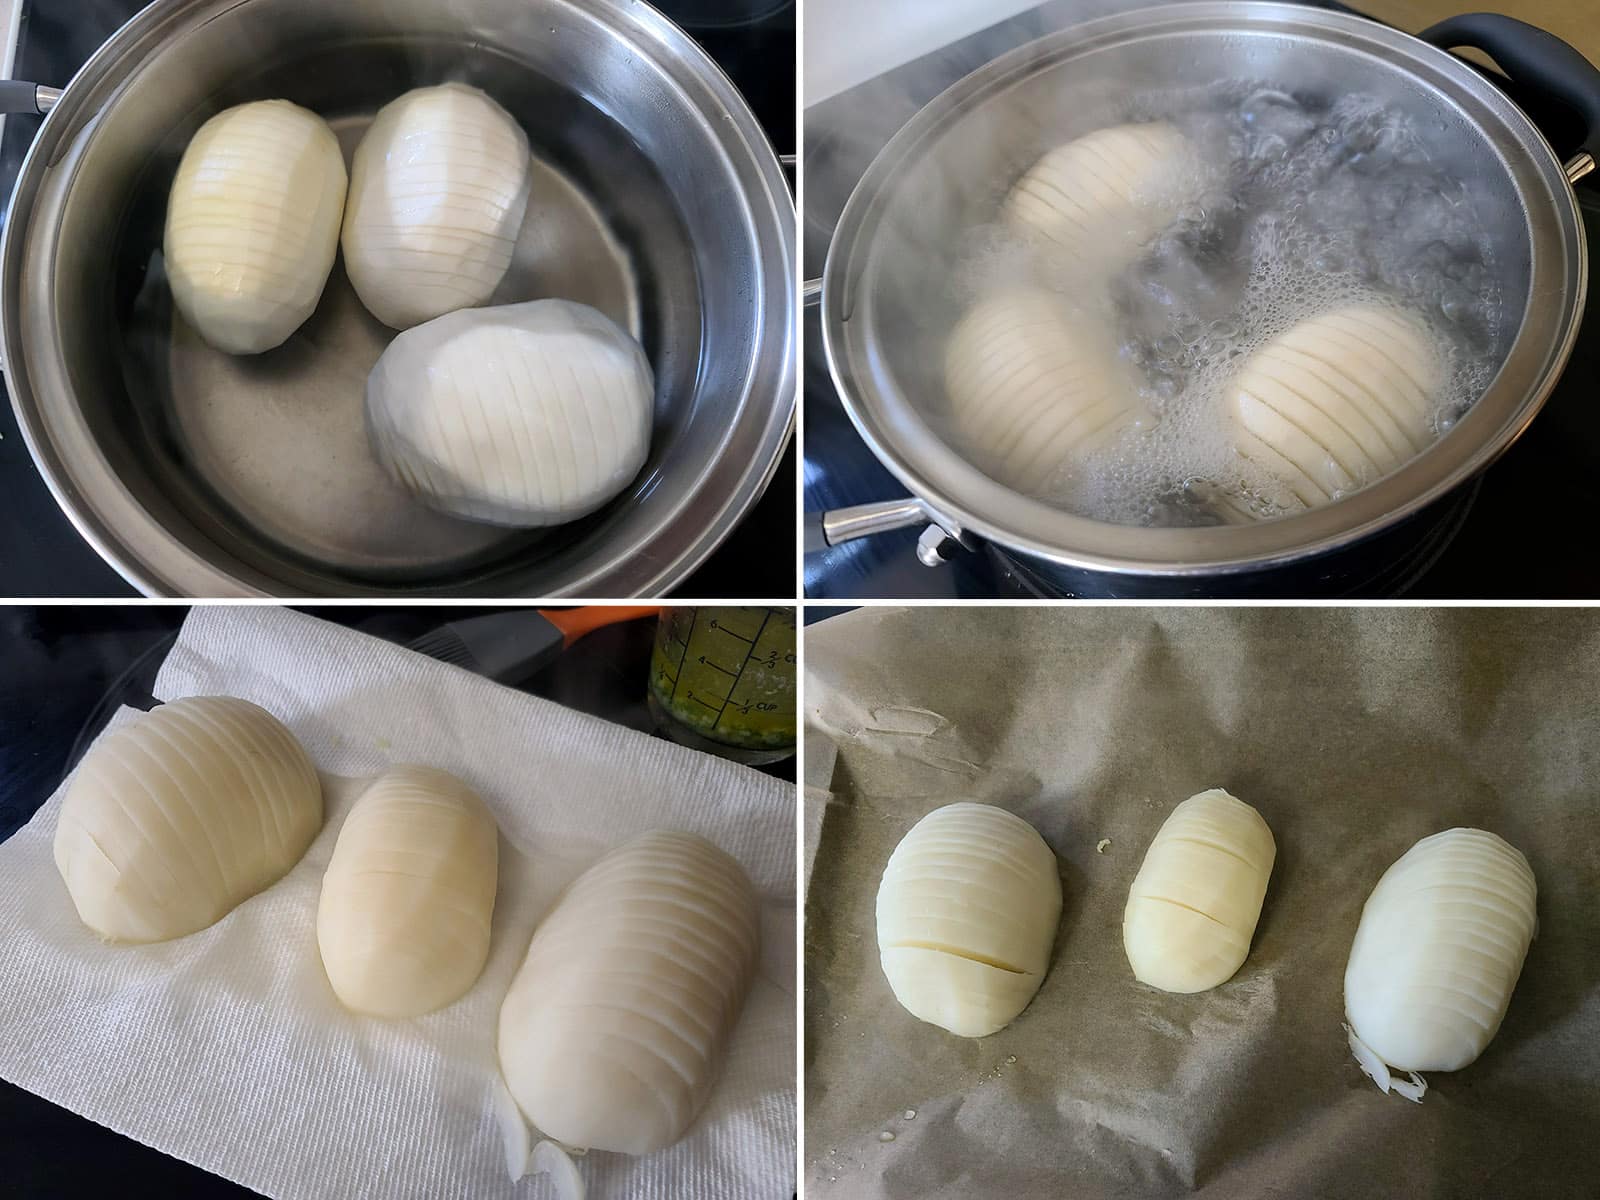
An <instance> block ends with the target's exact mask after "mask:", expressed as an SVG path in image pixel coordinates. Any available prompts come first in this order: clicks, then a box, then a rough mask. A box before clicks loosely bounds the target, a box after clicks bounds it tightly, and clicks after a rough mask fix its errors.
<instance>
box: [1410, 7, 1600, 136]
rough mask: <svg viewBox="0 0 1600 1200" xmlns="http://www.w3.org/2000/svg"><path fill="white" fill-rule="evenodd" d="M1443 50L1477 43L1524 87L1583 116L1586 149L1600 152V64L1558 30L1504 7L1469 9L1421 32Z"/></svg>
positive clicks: (1474, 45)
mask: <svg viewBox="0 0 1600 1200" xmlns="http://www.w3.org/2000/svg"><path fill="white" fill-rule="evenodd" d="M1417 36H1418V37H1420V38H1422V40H1423V41H1425V42H1431V43H1432V44H1433V45H1435V46H1438V47H1439V48H1440V49H1442V50H1452V49H1454V48H1456V47H1457V46H1473V47H1475V48H1477V49H1479V50H1482V51H1483V52H1484V53H1485V54H1487V55H1489V57H1491V58H1492V59H1494V61H1495V62H1496V63H1498V64H1499V66H1500V69H1501V70H1503V71H1504V72H1505V73H1506V74H1507V75H1509V76H1510V77H1511V78H1512V79H1514V80H1516V81H1517V82H1518V83H1519V84H1522V85H1523V86H1524V87H1529V88H1533V89H1535V90H1537V91H1542V92H1545V93H1547V94H1549V95H1550V96H1552V97H1554V98H1555V99H1557V100H1560V101H1561V102H1562V103H1563V104H1565V105H1567V106H1568V107H1569V108H1572V109H1574V110H1575V111H1576V112H1577V113H1578V115H1579V116H1581V117H1582V118H1583V121H1584V124H1585V126H1587V128H1586V130H1585V133H1584V140H1583V149H1584V150H1586V151H1588V153H1589V154H1590V155H1592V156H1594V157H1596V158H1600V68H1597V67H1595V65H1594V64H1593V63H1591V62H1590V61H1589V60H1588V59H1587V58H1585V57H1584V56H1583V55H1582V54H1580V53H1578V51H1576V50H1574V49H1573V48H1572V47H1571V46H1569V45H1567V43H1566V42H1563V41H1562V40H1561V39H1560V38H1558V37H1557V36H1556V35H1555V34H1553V33H1549V32H1547V31H1546V30H1543V29H1540V28H1539V27H1538V26H1536V25H1529V24H1528V23H1527V22H1526V21H1519V20H1517V19H1516V18H1515V17H1503V16H1501V15H1500V14H1499V13H1484V12H1480V13H1463V14H1462V15H1461V16H1459V17H1451V18H1449V19H1448V20H1445V21H1440V22H1439V23H1438V24H1437V25H1430V26H1429V27H1428V28H1427V29H1424V30H1423V31H1422V32H1421V33H1420V34H1418V35H1417Z"/></svg>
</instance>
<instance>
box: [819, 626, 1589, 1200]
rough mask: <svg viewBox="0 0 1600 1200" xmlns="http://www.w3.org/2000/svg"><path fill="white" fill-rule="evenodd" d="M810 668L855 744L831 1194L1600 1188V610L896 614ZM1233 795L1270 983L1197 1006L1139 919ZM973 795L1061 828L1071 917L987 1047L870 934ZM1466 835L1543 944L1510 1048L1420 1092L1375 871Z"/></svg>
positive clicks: (837, 871) (1577, 1192)
mask: <svg viewBox="0 0 1600 1200" xmlns="http://www.w3.org/2000/svg"><path fill="white" fill-rule="evenodd" d="M806 664H807V684H806V693H805V694H806V707H807V718H808V722H809V724H810V725H811V727H812V728H811V733H812V735H813V737H815V736H816V735H817V734H819V733H820V734H825V735H827V736H830V737H831V738H832V739H833V740H834V741H835V742H836V744H837V747H838V761H837V765H836V767H835V770H834V773H833V779H832V788H831V795H829V794H827V793H818V792H813V793H811V798H810V799H809V801H808V803H810V804H812V806H813V808H818V807H820V808H821V810H822V811H821V814H820V820H819V817H818V814H817V813H816V812H813V813H812V814H810V816H811V818H812V820H813V821H816V822H817V823H818V824H819V825H820V845H819V847H818V850H817V855H816V860H815V864H814V867H813V870H812V874H811V877H810V880H809V884H808V891H807V899H806V933H805V961H806V983H805V988H806V1005H805V1010H806V1015H805V1038H806V1041H805V1063H806V1128H805V1159H806V1163H805V1170H804V1174H805V1177H806V1195H807V1197H808V1198H812V1200H826V1198H829V1197H849V1198H850V1200H872V1198H874V1197H889V1196H892V1197H919V1198H927V1200H934V1198H939V1197H950V1198H956V1197H960V1198H962V1200H968V1198H972V1197H989V1196H996V1197H1006V1198H1007V1200H1018V1198H1023V1197H1034V1196H1041V1197H1042V1196H1050V1197H1068V1198H1072V1200H1090V1198H1095V1197H1146V1196H1149V1197H1155V1196H1174V1195H1184V1194H1190V1193H1197V1194H1200V1195H1204V1196H1207V1197H1213V1196H1214V1197H1229V1198H1240V1200H1245V1198H1251V1197H1263V1198H1265V1197H1273V1198H1284V1200H1288V1198H1296V1200H1298V1198H1300V1197H1340V1198H1344V1197H1351V1198H1365V1197H1374V1198H1376V1197H1405V1198H1407V1200H1416V1198H1418V1197H1451V1198H1454V1197H1474V1198H1476V1197H1483V1198H1485V1200H1490V1198H1493V1200H1499V1198H1505V1197H1540V1198H1543V1200H1552V1198H1557V1197H1594V1196H1596V1195H1600V845H1597V830H1600V820H1597V810H1596V791H1597V787H1600V774H1597V767H1600V703H1597V700H1600V612H1596V611H1591V610H1582V609H1543V610H1538V609H1513V610H1498V609H1394V608H1359V609H1357V608H1341V609H1290V608H1281V609H1280V608H1272V609H1265V608H1210V609H1202V608H1193V607H1185V608H1129V607H1115V608H1086V607H1082V606H1074V607H1070V608H1015V607H1012V608H949V609H940V608H917V609H881V608H880V609H866V610H861V611H858V612H855V613H850V614H846V615H844V616H841V617H835V618H833V619H831V620H828V621H825V622H822V623H820V624H818V625H816V626H813V627H812V628H811V629H810V630H809V631H808V636H807V640H806ZM808 745H809V743H808ZM1214 786H1220V787H1226V788H1228V789H1229V790H1230V791H1232V792H1234V793H1235V794H1236V795H1238V796H1239V797H1241V798H1242V799H1244V800H1246V801H1248V802H1249V803H1251V804H1253V805H1255V806H1256V807H1257V808H1258V809H1259V810H1260V811H1261V813H1262V814H1263V816H1265V817H1266V819H1267V821H1268V823H1269V824H1270V825H1271V827H1272V831H1273V834H1274V836H1275V837H1276V839H1277V845H1278V858H1277V864H1276V866H1275V868H1274V871H1273V875H1272V880H1271V885H1270V887H1269V889H1268V892H1267V897H1266V902H1265V906H1264V908H1263V911H1262V915H1261V921H1260V924H1259V925H1258V927H1257V929H1256V935H1255V941H1254V943H1253V946H1252V949H1251V953H1250V957H1249V959H1248V960H1247V961H1246V963H1245V965H1244V966H1243V967H1242V968H1241V969H1240V971H1239V973H1238V974H1237V975H1236V976H1235V977H1234V978H1233V979H1232V980H1231V981H1230V982H1228V983H1226V984H1224V985H1222V986H1221V987H1218V988H1216V989H1214V990H1212V991H1210V992H1205V993H1201V994H1199V995H1194V996H1176V995H1168V994H1166V993H1163V992H1159V991H1157V990H1155V989H1153V988H1149V987H1146V986H1144V985H1142V984H1139V983H1137V982H1136V981H1135V980H1134V979H1133V976H1132V973H1131V972H1130V970H1129V968H1128V965H1127V961H1126V959H1125V957H1124V955H1123V950H1122V936H1121V920H1122V910H1123V906H1124V904H1125V902H1126V899H1127V893H1128V887H1129V885H1130V884H1131V883H1132V881H1133V877H1134V874H1135V873H1136V871H1137V870H1138V867H1139V863H1140V861H1141V859H1142V858H1143V855H1144V851H1145V849H1146V847H1147V846H1148V844H1149V842H1150V839H1151V838H1152V837H1153V836H1154V834H1155V832H1156V830H1157V829H1158V828H1159V826H1160V824H1161V822H1162V821H1163V820H1165V819H1166V816H1167V814H1168V813H1169V812H1170V811H1171V810H1172V808H1173V806H1175V805H1176V804H1177V803H1178V802H1179V801H1181V800H1183V799H1185V798H1186V797H1188V796H1189V795H1191V794H1193V793H1195V792H1198V791H1201V790H1203V789H1205V788H1208V787H1214ZM955 800H979V801H984V802H988V803H994V804H1000V805H1003V806H1004V807H1007V808H1010V809H1012V810H1013V811H1015V812H1017V813H1019V814H1021V815H1022V816H1023V817H1025V818H1027V819H1028V820H1029V821H1031V822H1032V823H1033V824H1034V825H1035V826H1036V827H1037V828H1038V829H1039V831H1040V833H1041V834H1043V835H1044V837H1045V840H1046V841H1047V842H1049V843H1050V845H1051V846H1052V847H1053V848H1054V850H1055V851H1056V853H1057V855H1058V857H1059V859H1060V863H1061V875H1062V880H1063V889H1064V892H1065V898H1066V904H1065V910H1064V913H1063V916H1062V922H1061V930H1060V934H1059V936H1058V939H1057V943H1056V949H1055V956H1054V959H1053V963H1052V967H1051V970H1050V973H1049V975H1048V977H1047V978H1046V980H1045V982H1044V985H1043V987H1042V988H1041V989H1040V991H1039V993H1038V995H1037V996H1036V997H1035V998H1034V1000H1033V1003H1032V1004H1031V1005H1030V1006H1029V1008H1028V1009H1027V1010H1026V1011H1025V1012H1024V1013H1023V1014H1022V1016H1021V1017H1019V1018H1018V1019H1017V1020H1016V1021H1015V1022H1014V1023H1013V1024H1012V1025H1011V1026H1010V1027H1008V1028H1007V1029H1004V1030H1002V1031H1001V1032H999V1033H997V1034H994V1035H993V1036H991V1037H988V1038H984V1039H981V1040H978V1041H971V1040H964V1039H961V1038H957V1037H954V1036H952V1035H950V1034H947V1033H945V1032H944V1031H943V1030H940V1029H937V1028H935V1027H934V1026H932V1025H927V1024H924V1023H921V1022H919V1021H916V1020H915V1019H913V1018H912V1017H911V1016H909V1015H908V1014H907V1013H906V1012H904V1011H903V1010H902V1009H901V1008H900V1007H899V1006H898V1005H897V1004H896V1003H895V1000H894V998H893V996H892V994H891V993H890V991H889V988H888V985H887V984H886V983H885V981H884V978H883V974H882V972H881V970H880V969H879V966H878V956H877V944H876V937H875V929H874V922H873V901H874V897H875V894H876V891H877V885H878V879H879V876H880V875H881V873H882V870H883V865H884V862H885V861H886V860H887V858H888V856H889V853H890V851H891V850H892V849H893V847H894V845H895V843H896V842H897V841H898V840H899V838H900V837H901V835H902V834H904V833H905V831H906V830H907V829H909V828H910V827H911V825H912V824H913V823H914V822H915V821H916V820H917V819H918V818H919V817H921V816H922V815H923V814H924V813H927V812H929V811H931V810H932V809H934V808H936V807H938V806H940V805H942V804H946V803H949V802H952V801H955ZM1455 825H1472V826H1478V827H1481V828H1486V829H1490V830H1493V831H1494V832H1496V833H1498V834H1500V835H1501V836H1502V837H1504V838H1506V839H1507V840H1508V841H1510V842H1511V843H1512V844H1513V845H1515V846H1517V847H1518V848H1519V849H1521V850H1522V851H1523V852H1524V853H1525V854H1526V855H1527V856H1528V859H1529V861H1530V862H1531V863H1532V865H1533V869H1534V872H1535V874H1536V876H1537V878H1538V885H1539V920H1540V927H1539V935H1538V938H1537V940H1536V941H1535V942H1534V944H1533V948H1532V949H1531V950H1530V952H1529V954H1528V959H1527V963H1526V966H1525V967H1524V969H1523V972H1522V976H1521V980H1520V982H1519V983H1518V984H1517V988H1516V992H1515V994H1514V995H1513V997H1512V1000H1511V1007H1510V1011H1509V1013H1508V1014H1507V1016H1506V1019H1505V1023H1504V1025H1503V1026H1502V1027H1501V1029H1500V1032H1499V1035H1498V1036H1497V1037H1496V1038H1495V1039H1494V1041H1493V1042H1492V1043H1491V1044H1490V1046H1489V1048H1488V1049H1487V1050H1486V1051H1485V1052H1484V1054H1483V1055H1482V1057H1481V1058H1479V1059H1478V1061H1477V1062H1476V1063H1475V1064H1473V1065H1472V1066H1470V1067H1468V1068H1466V1069H1464V1070H1462V1071H1459V1072H1456V1073H1453V1074H1445V1073H1438V1074H1434V1075H1431V1076H1430V1077H1429V1082H1430V1084H1431V1089H1430V1091H1429V1092H1428V1094H1427V1097H1426V1099H1425V1100H1424V1102H1423V1103H1422V1104H1421V1105H1414V1104H1411V1103H1409V1102H1407V1101H1405V1100H1402V1099H1400V1098H1398V1097H1396V1096H1385V1095H1383V1094H1381V1093H1380V1092H1379V1091H1378V1090H1377V1088H1376V1087H1374V1086H1373V1084H1372V1083H1371V1082H1370V1081H1368V1080H1367V1079H1366V1078H1365V1077H1364V1076H1363V1075H1362V1074H1361V1072H1360V1070H1359V1069H1358V1068H1357V1067H1356V1065H1355V1062H1354V1061H1353V1060H1352V1058H1351V1056H1350V1052H1349V1050H1348V1048H1347V1046H1346V1042H1345V1037H1344V1033H1343V1031H1342V1029H1341V1028H1340V1023H1341V1021H1342V1020H1343V1009H1344V1005H1343V979H1344V966H1345V961H1346V958H1347V956H1348V954H1349V950H1350V943H1351V939H1352V937H1353V936H1354V934H1355V929H1356V924H1357V921H1358V919H1359V917H1360V913H1361V906H1362V904H1363V903H1364V902H1365V900H1366V897H1367V894H1368V892H1369V891H1370V890H1371V889H1372V887H1373V885H1374V884H1376V882H1377V881H1378V877H1379V876H1380V875H1381V874H1382V872H1383V871H1384V870H1385V869H1386V868H1387V867H1388V866H1389V864H1390V863H1392V862H1393V861H1394V860H1395V859H1397V858H1398V857H1399V856H1400V855H1401V854H1402V853H1403V852H1404V851H1405V850H1406V849H1407V848H1408V847H1410V846H1411V844H1412V843H1413V842H1415V841H1416V840H1417V839H1419V838H1421V837H1423V836H1425V835H1427V834H1430V833H1434V832H1436V831H1438V830H1441V829H1446V828H1449V827H1451V826H1455ZM1103 838H1108V839H1110V842H1111V844H1110V845H1109V846H1108V847H1106V848H1105V851H1104V853H1097V852H1096V844H1097V843H1098V842H1099V841H1100V840H1101V839H1103ZM913 1110H914V1112H915V1116H914V1117H913V1116H911V1113H912V1112H913ZM884 1134H893V1140H892V1141H883V1140H880V1138H881V1137H882V1135H884Z"/></svg>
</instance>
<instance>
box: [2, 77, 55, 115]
mask: <svg viewBox="0 0 1600 1200" xmlns="http://www.w3.org/2000/svg"><path fill="white" fill-rule="evenodd" d="M59 99H61V93H60V92H59V91H58V90H56V89H55V88H48V87H45V86H44V85H42V84H38V83H26V82H24V81H23V80H21V79H0V113H47V112H49V111H50V110H51V109H52V108H54V107H55V106H56V101H57V100H59Z"/></svg>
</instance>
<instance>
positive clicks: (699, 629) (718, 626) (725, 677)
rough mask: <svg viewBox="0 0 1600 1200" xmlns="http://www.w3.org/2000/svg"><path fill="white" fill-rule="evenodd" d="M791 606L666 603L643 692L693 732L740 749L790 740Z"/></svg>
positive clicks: (782, 745)
mask: <svg viewBox="0 0 1600 1200" xmlns="http://www.w3.org/2000/svg"><path fill="white" fill-rule="evenodd" d="M797 663H798V659H797V656H796V654H795V629H794V610H792V609H785V608H666V609H662V611H661V619H660V621H659V623H658V625H657V627H656V644H655V650H654V652H653V653H652V654H651V656H650V694H651V696H652V697H653V698H654V700H655V702H656V705H657V707H658V708H659V709H660V710H661V711H662V712H663V713H665V714H666V716H667V717H669V718H670V719H671V720H673V721H675V722H677V723H679V724H680V725H681V726H683V727H684V728H685V729H687V730H689V731H690V732H692V733H695V734H697V735H699V736H700V737H703V738H706V739H707V740H709V741H713V742H718V743H720V744H722V745H725V746H732V747H737V748H739V749H745V750H784V749H789V748H792V747H793V746H794V741H795V679H796V676H797V674H798V666H797Z"/></svg>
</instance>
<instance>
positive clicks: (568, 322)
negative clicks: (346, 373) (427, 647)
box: [367, 300, 654, 526]
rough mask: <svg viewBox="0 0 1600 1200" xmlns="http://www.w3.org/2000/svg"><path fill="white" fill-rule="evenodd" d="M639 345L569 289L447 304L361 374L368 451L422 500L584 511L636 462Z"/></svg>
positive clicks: (444, 507) (645, 367) (643, 374)
mask: <svg viewBox="0 0 1600 1200" xmlns="http://www.w3.org/2000/svg"><path fill="white" fill-rule="evenodd" d="M653 394H654V384H653V382H652V378H651V374H650V364H649V362H648V361H647V360H646V359H645V356H644V350H643V349H642V348H641V347H640V346H639V343H637V342H635V341H634V340H633V339H632V338H631V337H629V336H628V335H627V334H626V333H625V332H623V330H622V329H621V328H619V327H618V326H617V325H616V324H615V323H614V322H612V321H611V320H610V319H609V318H607V317H606V316H605V315H604V314H602V313H600V312H597V311H596V310H595V309H592V308H590V307H588V306H587V305H583V304H575V303H573V302H571V301H567V300H535V301H531V302H530V303H527V304H510V305H506V306H504V307H500V308H475V309H467V310H465V311H462V312H457V313H451V314H449V315H448V316H443V317H439V318H437V319H436V320H433V321H429V322H428V323H427V324H426V325H419V326H417V327H416V328H415V329H410V330H407V331H406V332H405V333H402V334H401V335H400V336H399V337H397V338H395V339H394V341H393V342H392V343H390V345H389V348H388V349H387V350H385V351H384V353H383V357H381V358H380V359H378V362H377V365H376V366H374V367H373V368H372V374H371V375H370V376H369V377H368V379H367V425H368V429H369V431H370V433H371V436H372V442H373V447H374V449H375V450H376V452H377V455H378V459H379V461H380V462H382V463H383V465H384V467H385V469H387V470H388V471H389V473H390V474H391V475H393V476H394V477H395V478H396V479H397V480H399V481H400V482H401V483H402V484H404V485H405V486H406V487H407V488H409V489H410V490H411V491H412V492H414V493H415V494H416V495H417V496H418V497H419V498H420V499H421V500H422V501H423V502H424V503H425V504H427V505H429V506H430V507H433V508H437V509H439V510H441V511H443V512H448V513H453V514H454V515H456V516H460V517H467V518H469V519H471V520H475V521H488V522H491V523H493V524H497V525H520V526H534V525H555V524H559V523H561V522H563V521H571V520H574V519H576V518H578V517H581V516H583V515H584V514H586V513H590V512H593V511H594V510H595V509H597V508H599V507H600V506H601V505H602V504H604V503H605V502H606V501H607V500H609V499H611V497H613V496H615V495H616V494H617V493H618V492H620V491H621V490H622V489H623V488H625V487H626V486H627V485H628V483H629V482H630V481H631V480H632V479H633V477H634V476H635V475H637V474H638V473H639V468H640V467H641V466H643V465H644V460H645V456H646V454H647V453H648V451H649V448H650V420H651V401H652V397H653Z"/></svg>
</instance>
